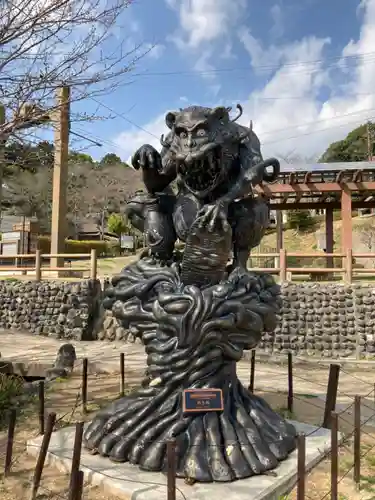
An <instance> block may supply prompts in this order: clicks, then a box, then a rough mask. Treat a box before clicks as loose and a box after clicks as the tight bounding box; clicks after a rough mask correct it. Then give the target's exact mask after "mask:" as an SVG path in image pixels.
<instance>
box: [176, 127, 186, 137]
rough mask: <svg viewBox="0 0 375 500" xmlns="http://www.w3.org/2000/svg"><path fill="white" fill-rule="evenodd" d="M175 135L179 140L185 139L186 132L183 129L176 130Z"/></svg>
mask: <svg viewBox="0 0 375 500" xmlns="http://www.w3.org/2000/svg"><path fill="white" fill-rule="evenodd" d="M176 134H177V135H178V137H180V138H181V139H186V137H187V132H186V130H185V129H183V128H178V129H176Z"/></svg>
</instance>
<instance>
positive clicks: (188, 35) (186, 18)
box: [166, 0, 246, 49]
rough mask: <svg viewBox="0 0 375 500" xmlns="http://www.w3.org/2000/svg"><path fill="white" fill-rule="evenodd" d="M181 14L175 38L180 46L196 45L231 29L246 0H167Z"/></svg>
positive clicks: (221, 35)
mask: <svg viewBox="0 0 375 500" xmlns="http://www.w3.org/2000/svg"><path fill="white" fill-rule="evenodd" d="M166 3H167V5H168V6H169V7H171V8H172V9H174V10H176V11H177V13H178V16H179V25H180V26H179V29H178V32H176V34H175V35H174V37H173V40H174V41H175V43H176V44H177V46H178V47H179V48H182V47H186V48H191V49H197V48H198V47H199V46H200V45H201V44H202V43H204V42H205V43H207V42H209V43H212V42H214V41H216V40H218V39H221V38H222V37H223V36H224V35H226V34H228V33H229V32H230V29H231V28H232V27H233V26H235V25H236V24H237V22H238V19H239V18H240V15H241V13H242V12H243V10H244V9H245V7H246V0H230V1H228V0H166Z"/></svg>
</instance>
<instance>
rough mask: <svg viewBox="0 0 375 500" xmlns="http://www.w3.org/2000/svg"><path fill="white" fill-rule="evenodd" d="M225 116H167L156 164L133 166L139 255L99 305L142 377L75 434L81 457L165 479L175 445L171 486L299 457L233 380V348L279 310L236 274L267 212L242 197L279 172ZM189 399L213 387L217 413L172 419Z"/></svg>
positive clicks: (152, 160) (144, 159)
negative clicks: (169, 446)
mask: <svg viewBox="0 0 375 500" xmlns="http://www.w3.org/2000/svg"><path fill="white" fill-rule="evenodd" d="M237 107H238V109H239V111H240V113H239V116H240V114H241V113H242V109H241V107H240V106H237ZM229 113H230V109H228V108H224V107H218V108H214V109H211V108H204V107H199V106H194V107H189V108H186V109H183V110H180V111H179V112H173V113H172V112H171V113H168V114H167V116H166V124H167V126H168V128H169V129H170V132H169V133H168V135H167V136H166V138H163V137H162V139H161V142H162V146H163V148H162V151H161V153H158V152H157V151H156V150H155V149H154V148H153V147H152V146H149V145H145V146H142V147H141V148H140V149H139V150H138V151H137V152H136V153H135V155H134V157H133V166H134V167H135V168H141V169H142V174H143V181H144V184H145V187H146V190H147V193H146V194H143V195H138V196H136V197H135V198H134V199H133V200H132V201H131V202H130V203H129V205H128V215H129V219H130V220H131V222H132V224H133V225H134V227H136V228H137V229H139V230H140V231H144V232H145V235H146V239H147V244H148V247H149V254H144V255H142V256H141V258H140V259H139V260H138V262H136V263H133V264H130V265H129V266H127V267H125V268H124V269H123V271H122V272H121V273H120V275H118V276H115V277H114V278H113V279H112V286H111V287H109V288H107V290H106V298H105V301H104V307H106V308H107V309H111V310H112V313H113V315H114V316H115V317H116V318H117V319H118V320H119V321H120V322H121V324H122V326H123V327H124V328H128V329H132V331H133V332H137V335H138V336H139V337H140V338H141V339H142V341H143V343H144V345H145V350H146V353H147V373H146V377H145V380H144V382H143V384H142V388H141V389H139V391H138V392H136V393H134V394H131V395H129V396H126V397H124V398H121V399H119V400H117V401H115V402H114V403H112V404H111V405H109V407H108V408H105V409H104V410H101V411H99V412H98V413H97V415H96V416H95V418H94V419H93V421H92V422H91V423H90V424H89V426H88V428H87V429H86V432H85V435H84V442H85V446H86V448H88V449H89V450H91V452H92V453H99V454H101V455H103V456H108V457H109V458H110V459H111V460H113V461H118V462H125V461H129V462H130V463H132V464H138V465H139V466H140V467H141V468H142V469H145V470H150V471H162V470H165V469H166V443H167V441H168V440H170V439H175V440H176V454H177V464H176V470H177V475H178V476H179V477H185V478H189V480H192V481H205V482H210V481H233V480H235V479H241V478H245V477H249V476H253V475H258V474H262V473H265V472H266V471H269V470H271V469H273V468H275V467H276V466H277V465H278V463H279V461H280V460H283V459H285V458H286V457H287V456H288V455H289V453H290V452H291V451H292V450H294V449H295V446H296V439H295V438H296V431H295V428H294V427H293V426H292V425H291V424H290V423H288V422H287V421H285V420H284V419H283V418H282V417H280V416H279V415H278V414H276V413H275V412H274V411H273V410H272V409H271V408H270V407H269V405H268V404H267V403H266V402H265V401H264V400H263V399H261V398H259V397H257V396H255V395H254V394H252V393H250V392H249V391H248V390H247V389H245V388H244V387H243V386H242V384H241V382H240V381H239V380H238V378H237V375H236V362H238V361H240V359H241V358H242V355H243V350H244V349H252V348H254V347H255V346H256V345H257V343H258V342H259V341H260V339H261V335H262V332H264V331H269V332H272V331H273V330H274V328H275V326H276V323H277V314H278V312H279V309H280V297H279V292H280V291H279V287H278V286H277V285H276V284H275V282H274V280H273V279H272V278H271V277H269V276H267V275H262V274H258V273H253V272H249V271H247V267H246V264H247V260H248V257H249V253H250V249H251V248H252V247H254V246H256V245H258V244H259V242H260V240H261V238H262V236H263V234H264V231H265V229H266V227H267V224H268V215H269V212H268V206H267V204H266V203H265V202H264V201H263V200H262V199H259V198H255V197H254V196H253V193H252V187H253V186H255V185H257V184H260V183H262V182H263V181H267V182H272V181H274V180H275V179H276V178H277V175H278V174H279V170H280V165H279V162H278V161H277V160H276V159H274V158H271V159H269V160H266V161H263V160H262V156H261V153H260V143H259V140H258V138H257V137H256V135H255V133H254V132H253V131H252V127H250V128H246V127H243V126H241V125H238V124H237V123H236V120H237V119H238V118H239V116H237V117H236V118H235V119H231V118H230V114H229ZM268 168H271V169H272V171H271V172H269V171H268V170H267V169H268ZM174 181H176V190H175V191H174V190H173V188H172V186H173V183H174ZM177 238H178V239H179V240H181V241H183V242H185V248H184V250H183V251H182V252H179V251H177V250H176V249H175V242H176V240H177ZM231 257H232V259H231ZM230 260H232V262H231V263H230ZM192 388H193V389H204V388H206V389H207V388H208V389H214V388H216V389H221V390H222V393H223V400H224V409H223V411H221V412H201V413H196V414H194V415H193V416H192V415H186V414H183V412H182V398H183V391H184V389H192Z"/></svg>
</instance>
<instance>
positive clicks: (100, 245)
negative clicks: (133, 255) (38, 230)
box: [38, 236, 120, 257]
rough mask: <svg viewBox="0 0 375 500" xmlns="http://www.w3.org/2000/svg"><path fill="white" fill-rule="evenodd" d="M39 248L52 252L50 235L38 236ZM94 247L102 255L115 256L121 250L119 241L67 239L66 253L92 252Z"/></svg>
mask: <svg viewBox="0 0 375 500" xmlns="http://www.w3.org/2000/svg"><path fill="white" fill-rule="evenodd" d="M38 249H39V250H40V251H41V252H42V254H43V253H44V254H49V253H50V252H51V238H50V236H39V237H38ZM93 249H95V250H96V251H97V254H98V256H100V257H108V256H115V255H118V253H119V251H120V244H119V243H118V242H109V241H96V240H93V241H90V240H82V241H81V240H68V239H67V240H65V249H64V253H90V252H91V250H93Z"/></svg>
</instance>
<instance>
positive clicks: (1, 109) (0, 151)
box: [0, 104, 6, 224]
mask: <svg viewBox="0 0 375 500" xmlns="http://www.w3.org/2000/svg"><path fill="white" fill-rule="evenodd" d="M4 123H5V106H4V105H3V104H0V127H1V126H2V125H4ZM5 144H6V138H3V137H1V136H0V224H1V221H2V220H3V215H2V211H1V205H2V203H3V178H4V162H5Z"/></svg>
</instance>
